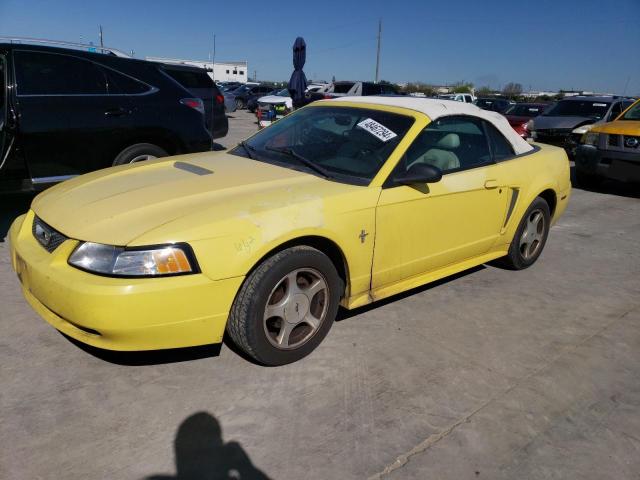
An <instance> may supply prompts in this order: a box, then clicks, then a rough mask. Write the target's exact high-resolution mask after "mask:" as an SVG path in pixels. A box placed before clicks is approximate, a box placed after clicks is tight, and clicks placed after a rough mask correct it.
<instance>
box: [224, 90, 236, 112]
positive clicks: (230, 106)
mask: <svg viewBox="0 0 640 480" xmlns="http://www.w3.org/2000/svg"><path fill="white" fill-rule="evenodd" d="M222 95H224V111H225V112H226V113H232V112H235V111H236V96H235V95H234V94H233V93H231V92H222Z"/></svg>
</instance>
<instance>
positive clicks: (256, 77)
mask: <svg viewBox="0 0 640 480" xmlns="http://www.w3.org/2000/svg"><path fill="white" fill-rule="evenodd" d="M253 81H254V82H257V81H258V70H254V71H253Z"/></svg>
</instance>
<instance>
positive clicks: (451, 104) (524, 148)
mask: <svg viewBox="0 0 640 480" xmlns="http://www.w3.org/2000/svg"><path fill="white" fill-rule="evenodd" d="M325 101H327V102H354V103H369V104H372V105H388V106H392V107H400V108H407V109H409V110H415V111H417V112H422V113H424V114H425V115H426V116H427V117H429V118H430V119H431V120H436V119H438V118H440V117H446V116H449V115H472V116H474V117H480V118H483V119H485V120H487V121H489V122H491V123H492V124H493V125H494V126H495V127H496V128H497V129H498V130H499V131H500V132H501V133H502V134H503V135H504V136H505V138H506V139H507V140H508V141H509V143H511V145H512V146H513V150H514V151H515V153H516V155H520V154H521V153H527V152H530V151H531V150H533V147H532V146H531V145H530V144H529V143H528V142H527V141H526V140H524V139H523V138H522V137H521V136H520V135H518V134H517V133H516V132H515V130H514V129H513V128H511V125H509V122H508V121H507V119H506V118H504V117H503V116H502V115H500V114H499V113H496V112H490V111H488V110H482V109H481V108H479V107H476V106H475V105H473V104H471V103H463V102H456V101H453V100H441V99H434V98H419V97H409V96H407V97H404V96H399V97H393V96H389V97H376V96H365V97H340V98H335V99H331V100H325Z"/></svg>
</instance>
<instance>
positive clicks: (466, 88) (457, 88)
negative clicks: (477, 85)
mask: <svg viewBox="0 0 640 480" xmlns="http://www.w3.org/2000/svg"><path fill="white" fill-rule="evenodd" d="M451 91H452V92H453V93H471V92H472V91H473V83H469V82H467V83H464V82H457V83H454V84H453V85H452V87H451Z"/></svg>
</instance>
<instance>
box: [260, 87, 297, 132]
mask: <svg viewBox="0 0 640 480" xmlns="http://www.w3.org/2000/svg"><path fill="white" fill-rule="evenodd" d="M292 110H293V99H292V98H291V96H290V94H289V90H288V89H286V88H283V89H282V90H280V91H278V92H276V94H275V95H267V96H265V97H260V98H259V99H258V105H257V110H256V112H257V113H256V116H257V117H258V126H259V127H260V128H264V127H268V126H269V125H271V124H272V123H273V122H274V121H276V120H279V119H281V118H283V117H284V116H285V115H288V114H289V113H291V111H292Z"/></svg>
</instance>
